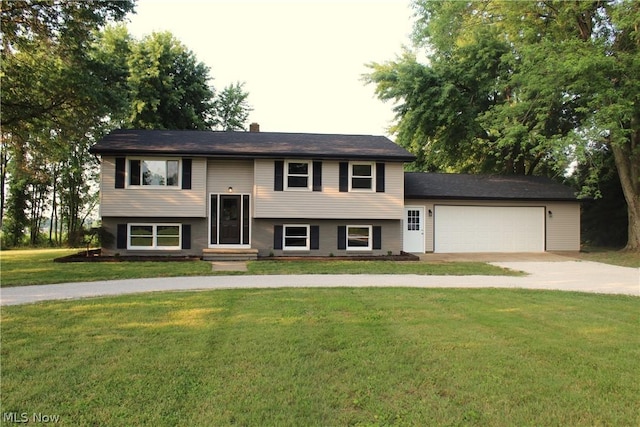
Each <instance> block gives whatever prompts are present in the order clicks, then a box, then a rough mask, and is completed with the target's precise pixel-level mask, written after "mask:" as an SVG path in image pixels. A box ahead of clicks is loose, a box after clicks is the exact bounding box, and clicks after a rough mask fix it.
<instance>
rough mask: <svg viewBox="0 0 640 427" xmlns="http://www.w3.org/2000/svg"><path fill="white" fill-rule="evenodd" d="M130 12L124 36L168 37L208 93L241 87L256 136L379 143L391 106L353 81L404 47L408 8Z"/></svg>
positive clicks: (315, 5)
mask: <svg viewBox="0 0 640 427" xmlns="http://www.w3.org/2000/svg"><path fill="white" fill-rule="evenodd" d="M136 11H137V13H136V14H135V15H130V17H129V20H130V23H129V24H128V29H129V32H130V33H131V34H132V35H133V36H134V37H136V38H137V39H140V38H142V37H143V36H145V35H148V34H150V33H152V32H153V31H170V32H171V33H172V34H173V35H174V36H175V37H176V38H177V39H179V40H180V41H181V42H182V43H183V44H184V45H185V46H186V47H187V48H188V49H190V50H191V51H193V52H194V54H195V55H196V57H197V59H198V61H201V62H204V63H205V64H207V65H208V66H209V67H210V69H211V70H210V75H211V76H212V77H213V79H214V80H213V82H212V83H213V85H214V87H215V89H216V90H217V91H220V90H222V89H223V88H224V87H225V86H227V85H229V84H231V83H234V82H236V81H240V82H246V84H245V90H246V91H247V92H249V98H248V100H249V103H250V104H251V105H252V106H253V108H254V110H253V111H252V112H251V113H250V115H249V121H248V123H251V122H258V123H259V124H260V130H261V131H264V132H307V133H343V134H367V135H387V128H388V127H389V126H390V125H391V123H392V120H393V112H392V104H391V103H383V102H382V101H379V100H378V99H377V98H376V97H375V94H374V89H375V87H374V86H373V85H365V84H364V82H363V81H362V80H361V76H362V74H365V73H368V72H369V69H368V68H367V67H366V66H365V64H366V63H370V62H384V61H388V60H393V59H395V57H396V55H398V54H399V53H400V52H401V48H402V45H403V44H404V45H408V44H409V34H410V32H411V28H412V23H413V20H412V11H411V9H410V6H409V0H395V1H392V0H386V1H373V0H369V1H365V0H360V1H355V0H351V1H338V0H335V1H327V0H325V1H286V2H285V1H281V2H274V1H267V0H263V1H235V2H231V1H218V0H208V1H207V0H200V1H196V0H187V1H179V0H164V1H162V0H138V3H137V7H136Z"/></svg>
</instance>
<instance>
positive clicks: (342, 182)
mask: <svg viewBox="0 0 640 427" xmlns="http://www.w3.org/2000/svg"><path fill="white" fill-rule="evenodd" d="M339 173H340V178H339V180H338V182H339V186H340V191H341V192H343V193H344V192H346V191H349V162H340V170H339Z"/></svg>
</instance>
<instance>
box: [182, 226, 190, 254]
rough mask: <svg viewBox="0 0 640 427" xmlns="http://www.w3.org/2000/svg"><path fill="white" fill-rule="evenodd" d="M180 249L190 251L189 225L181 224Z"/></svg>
mask: <svg viewBox="0 0 640 427" xmlns="http://www.w3.org/2000/svg"><path fill="white" fill-rule="evenodd" d="M182 249H191V224H182Z"/></svg>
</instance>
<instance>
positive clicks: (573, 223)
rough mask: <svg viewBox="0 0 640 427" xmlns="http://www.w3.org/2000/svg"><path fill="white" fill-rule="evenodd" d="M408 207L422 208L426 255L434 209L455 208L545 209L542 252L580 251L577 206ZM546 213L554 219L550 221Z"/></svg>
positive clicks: (478, 202) (427, 203)
mask: <svg viewBox="0 0 640 427" xmlns="http://www.w3.org/2000/svg"><path fill="white" fill-rule="evenodd" d="M407 205H412V206H424V207H425V229H424V238H425V251H426V252H433V250H434V241H433V235H434V222H433V221H434V216H431V217H430V216H429V210H431V212H434V211H435V205H458V206H541V207H544V208H545V224H546V225H545V250H547V251H579V250H580V203H577V202H552V201H544V200H541V201H533V202H528V201H512V202H510V201H500V200H495V201H491V200H407ZM548 211H551V212H552V213H553V215H552V216H551V217H549V215H548Z"/></svg>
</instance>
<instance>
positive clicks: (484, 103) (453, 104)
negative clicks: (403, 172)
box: [365, 0, 640, 250]
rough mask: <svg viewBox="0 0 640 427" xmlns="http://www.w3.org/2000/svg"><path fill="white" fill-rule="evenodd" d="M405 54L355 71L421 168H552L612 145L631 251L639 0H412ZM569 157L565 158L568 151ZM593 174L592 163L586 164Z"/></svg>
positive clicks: (638, 230)
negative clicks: (391, 115)
mask: <svg viewBox="0 0 640 427" xmlns="http://www.w3.org/2000/svg"><path fill="white" fill-rule="evenodd" d="M414 8H415V10H416V16H417V18H418V19H417V22H416V25H415V29H414V39H415V44H416V48H417V49H425V51H426V53H427V58H428V61H427V62H426V63H419V62H418V61H417V60H416V57H415V55H412V54H409V53H405V54H404V55H403V56H402V57H400V58H398V59H397V60H396V61H391V62H387V63H383V64H377V63H373V64H370V67H371V68H372V72H371V73H370V74H368V75H367V76H366V77H365V78H366V81H367V82H369V83H373V84H375V85H376V93H377V95H378V97H379V98H380V99H383V100H395V101H397V105H396V107H395V111H396V113H397V124H396V127H395V128H394V129H393V130H394V131H396V132H397V135H398V142H399V143H401V144H403V145H405V146H407V147H408V148H410V149H411V150H412V151H414V152H415V153H416V154H417V155H418V158H419V160H420V163H419V164H418V165H417V167H418V168H421V169H450V170H468V171H491V172H498V173H517V174H547V175H552V176H554V175H555V176H562V175H564V174H565V173H566V170H567V167H568V166H569V163H570V162H572V161H578V162H581V163H584V162H585V161H587V159H588V158H589V157H590V156H589V152H590V150H594V149H599V150H601V149H603V150H609V151H611V152H612V153H613V157H614V159H615V164H616V169H617V172H618V175H619V177H620V182H621V184H622V188H623V192H624V195H625V199H626V202H627V206H628V218H629V221H628V223H629V228H628V243H627V249H630V250H640V109H639V108H638V103H639V102H640V79H638V78H637V75H638V74H637V72H638V71H637V70H638V69H640V31H639V30H638V28H640V3H638V2H636V1H629V0H612V1H592V2H581V1H544V2H537V1H527V2H509V1H497V0H494V1H486V2H457V1H429V0H416V1H415V2H414ZM572 156H573V157H572ZM592 169H593V171H592V173H593V174H594V177H592V179H591V180H587V182H588V181H593V180H596V179H597V176H598V173H600V172H599V170H598V169H597V168H595V167H594V168H592Z"/></svg>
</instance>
